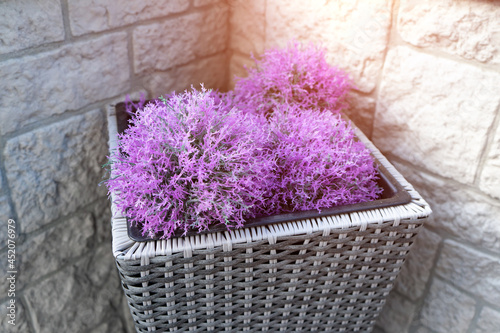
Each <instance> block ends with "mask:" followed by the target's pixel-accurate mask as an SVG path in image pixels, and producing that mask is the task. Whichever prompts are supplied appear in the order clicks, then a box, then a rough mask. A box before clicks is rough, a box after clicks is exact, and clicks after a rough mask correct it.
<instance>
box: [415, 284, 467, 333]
mask: <svg viewBox="0 0 500 333" xmlns="http://www.w3.org/2000/svg"><path fill="white" fill-rule="evenodd" d="M475 305H476V304H475V301H474V299H472V298H471V297H469V296H467V295H465V294H464V293H462V292H460V291H459V290H457V289H455V288H453V287H452V286H450V285H449V284H447V283H445V282H443V281H442V280H439V279H434V281H433V282H432V285H431V289H430V291H429V294H428V295H427V298H426V300H425V303H424V306H423V308H422V313H421V315H422V319H421V320H422V323H423V324H424V325H426V326H427V327H430V328H432V330H433V331H436V332H438V333H449V332H450V329H453V332H456V333H461V332H467V329H468V327H469V324H470V322H471V320H472V318H473V317H474V311H475V309H474V307H475Z"/></svg>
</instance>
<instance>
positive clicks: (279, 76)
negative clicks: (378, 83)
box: [235, 42, 352, 114]
mask: <svg viewBox="0 0 500 333" xmlns="http://www.w3.org/2000/svg"><path fill="white" fill-rule="evenodd" d="M325 52H326V50H325V49H324V48H321V47H319V46H316V45H314V44H309V45H307V46H304V45H302V44H300V43H298V42H290V43H289V44H288V46H287V48H285V49H272V50H268V51H266V52H265V53H264V55H263V56H262V58H261V59H260V60H257V59H254V60H255V63H256V67H255V68H250V69H247V70H248V74H249V75H248V77H246V78H240V79H239V80H238V81H237V82H236V86H235V95H236V96H237V100H238V102H239V104H240V107H241V108H242V109H248V110H252V111H254V112H259V113H264V114H269V113H270V112H272V110H273V109H274V108H275V106H276V105H281V104H283V103H287V104H290V105H292V104H293V105H296V106H298V107H299V108H301V109H310V108H315V109H319V110H320V111H324V110H330V111H331V112H333V113H338V112H340V110H342V109H343V108H345V107H346V95H347V93H348V91H349V89H351V88H352V85H351V83H350V80H349V77H348V76H347V74H345V73H344V72H343V71H342V70H340V69H338V68H336V67H333V66H331V65H329V64H328V63H327V62H326V59H325Z"/></svg>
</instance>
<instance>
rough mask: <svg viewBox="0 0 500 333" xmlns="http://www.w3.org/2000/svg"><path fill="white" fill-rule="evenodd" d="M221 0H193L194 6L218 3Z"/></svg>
mask: <svg viewBox="0 0 500 333" xmlns="http://www.w3.org/2000/svg"><path fill="white" fill-rule="evenodd" d="M220 2H221V0H194V6H195V7H201V6H206V5H213V4H215V3H220Z"/></svg>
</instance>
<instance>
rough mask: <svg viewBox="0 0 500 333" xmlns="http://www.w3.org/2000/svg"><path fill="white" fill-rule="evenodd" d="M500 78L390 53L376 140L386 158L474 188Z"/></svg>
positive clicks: (414, 54) (434, 60)
mask: <svg viewBox="0 0 500 333" xmlns="http://www.w3.org/2000/svg"><path fill="white" fill-rule="evenodd" d="M498 82H500V73H496V72H493V71H486V70H482V69H479V68H477V67H473V66H469V65H466V64H460V65H459V64H458V63H456V62H454V61H451V60H447V59H443V58H438V57H435V56H430V55H426V54H421V53H418V52H416V51H413V50H410V49H408V48H404V47H398V48H396V49H394V50H391V51H389V53H388V55H387V60H386V65H385V67H384V76H383V80H382V83H381V88H380V92H379V96H378V103H377V112H376V116H375V125H374V132H373V140H374V142H375V144H376V145H377V146H378V147H379V148H380V149H381V150H382V151H385V152H391V153H392V154H394V155H396V156H399V157H400V158H403V159H405V160H407V161H409V162H411V163H414V164H415V165H418V166H421V167H423V168H426V169H427V170H430V171H432V172H435V173H437V174H440V175H442V176H445V177H450V178H454V179H457V180H458V181H460V182H464V183H472V182H473V180H474V176H475V173H476V170H477V168H478V164H479V158H480V155H481V151H482V149H483V147H484V145H485V143H486V139H487V137H486V133H487V130H488V128H489V127H490V126H491V123H492V122H493V119H494V116H495V111H496V109H497V107H498V105H499V103H500V95H499V94H498V93H497V92H496V91H495V89H493V87H495V86H496V84H497V83H498Z"/></svg>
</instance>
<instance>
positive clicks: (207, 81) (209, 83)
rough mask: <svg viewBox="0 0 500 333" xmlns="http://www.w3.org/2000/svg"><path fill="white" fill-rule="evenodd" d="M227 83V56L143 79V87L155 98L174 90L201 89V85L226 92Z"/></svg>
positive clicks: (208, 59) (216, 57)
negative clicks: (192, 87)
mask: <svg viewBox="0 0 500 333" xmlns="http://www.w3.org/2000/svg"><path fill="white" fill-rule="evenodd" d="M226 81H227V61H226V55H225V54H219V55H216V56H213V57H209V58H205V59H202V60H199V61H196V62H193V63H190V64H188V65H186V66H182V67H177V68H174V69H172V70H169V71H167V72H164V73H154V74H152V75H148V76H146V77H145V78H144V79H143V85H144V86H145V87H147V89H148V90H149V91H151V94H152V95H153V97H158V96H160V95H165V94H167V93H170V92H171V91H173V90H175V91H176V92H182V91H184V90H186V89H191V85H193V86H194V87H195V88H196V89H199V88H200V83H204V85H205V87H206V88H214V89H220V90H224V89H225V88H226Z"/></svg>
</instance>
